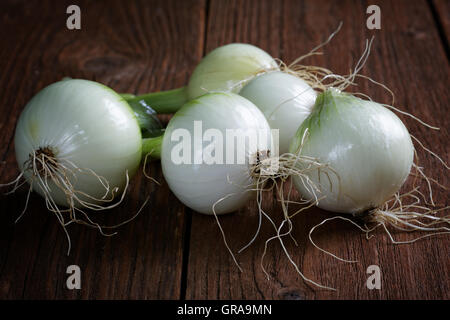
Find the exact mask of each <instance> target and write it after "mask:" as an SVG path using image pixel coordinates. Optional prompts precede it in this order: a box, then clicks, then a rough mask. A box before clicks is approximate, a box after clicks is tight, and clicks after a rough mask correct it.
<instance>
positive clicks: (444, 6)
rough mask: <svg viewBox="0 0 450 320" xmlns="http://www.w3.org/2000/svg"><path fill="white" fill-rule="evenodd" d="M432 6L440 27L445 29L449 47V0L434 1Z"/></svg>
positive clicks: (444, 33) (444, 32)
mask: <svg viewBox="0 0 450 320" xmlns="http://www.w3.org/2000/svg"><path fill="white" fill-rule="evenodd" d="M432 5H433V7H434V10H435V11H436V14H437V16H438V19H439V25H440V26H442V28H443V35H444V36H445V37H446V40H447V45H448V43H449V42H450V2H449V1H447V0H433V1H432Z"/></svg>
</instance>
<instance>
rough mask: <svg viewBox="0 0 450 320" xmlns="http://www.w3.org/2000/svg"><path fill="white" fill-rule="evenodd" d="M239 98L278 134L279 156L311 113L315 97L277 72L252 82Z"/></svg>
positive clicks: (303, 85) (290, 77)
mask: <svg viewBox="0 0 450 320" xmlns="http://www.w3.org/2000/svg"><path fill="white" fill-rule="evenodd" d="M239 94H240V95H241V96H243V97H244V98H246V99H248V100H250V101H251V102H253V103H254V104H255V105H256V106H257V107H258V108H259V109H260V110H261V111H262V112H263V113H264V116H265V117H266V119H267V121H268V122H269V125H270V127H271V128H272V129H278V130H279V144H280V145H279V151H280V154H283V153H286V152H288V151H289V144H290V142H291V140H292V138H293V137H294V135H295V133H296V132H297V129H298V128H299V126H300V125H301V124H302V123H303V121H304V120H305V119H306V118H307V117H308V116H309V114H310V113H311V110H312V108H313V106H314V102H315V100H316V96H317V94H316V92H315V91H314V90H313V88H312V87H311V86H310V85H309V84H307V83H306V82H305V81H303V80H302V79H300V78H299V77H296V76H294V75H291V74H289V73H285V72H281V71H274V72H269V73H265V74H263V75H260V76H258V77H256V78H254V79H252V80H251V81H250V82H249V83H248V84H247V85H246V86H245V87H244V88H243V89H242V90H241V92H240V93H239Z"/></svg>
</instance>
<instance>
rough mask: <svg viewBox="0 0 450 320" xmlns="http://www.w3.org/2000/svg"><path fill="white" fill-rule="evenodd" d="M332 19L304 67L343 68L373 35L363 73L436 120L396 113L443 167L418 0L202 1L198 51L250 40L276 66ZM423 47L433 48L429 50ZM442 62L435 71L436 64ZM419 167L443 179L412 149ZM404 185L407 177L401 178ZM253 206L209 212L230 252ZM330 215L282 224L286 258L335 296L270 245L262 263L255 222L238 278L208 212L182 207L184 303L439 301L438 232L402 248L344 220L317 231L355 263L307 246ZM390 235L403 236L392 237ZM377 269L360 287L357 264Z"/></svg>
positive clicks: (427, 35) (264, 233)
mask: <svg viewBox="0 0 450 320" xmlns="http://www.w3.org/2000/svg"><path fill="white" fill-rule="evenodd" d="M369 4H378V5H379V6H380V8H381V14H382V26H381V30H373V31H370V30H368V29H366V19H367V17H368V15H367V14H366V8H367V6H368V5H369ZM340 21H343V23H344V24H343V27H342V30H341V31H340V33H339V34H338V35H337V36H336V39H334V40H333V41H332V42H331V44H329V45H328V46H327V47H326V48H325V55H324V56H316V57H313V58H311V59H309V60H308V61H306V62H307V63H308V64H316V65H321V66H325V67H327V68H330V69H332V70H333V71H335V72H337V73H340V74H346V73H348V70H349V69H350V68H351V67H353V66H354V65H355V63H356V62H357V60H358V59H359V56H360V55H361V53H362V52H363V49H364V41H365V39H367V38H369V37H370V36H371V35H375V41H374V44H373V49H372V54H371V56H370V58H369V60H368V61H367V64H366V67H365V68H364V69H363V71H362V73H363V74H364V75H367V76H370V77H372V78H374V79H375V80H377V81H380V82H382V83H384V84H386V85H387V86H388V87H390V88H391V89H392V90H393V92H395V95H396V106H399V107H401V108H402V109H403V110H405V111H408V112H411V113H413V114H415V115H416V116H418V117H420V118H421V119H423V120H424V121H426V122H428V123H431V124H433V125H437V126H440V127H441V128H442V130H441V131H439V132H435V131H431V130H429V129H426V128H424V127H423V126H421V125H419V124H418V123H417V122H415V121H414V120H411V119H410V118H408V117H404V116H402V117H401V118H402V120H404V121H405V123H406V125H407V127H408V128H409V130H410V132H411V134H413V135H414V136H416V137H417V138H419V139H420V140H421V141H422V142H423V143H425V145H427V146H430V147H431V148H432V149H433V150H434V151H435V152H437V153H438V154H440V155H441V156H443V158H444V160H445V161H446V162H447V163H448V161H449V159H448V152H447V150H448V141H449V133H448V128H449V127H450V126H449V120H448V117H447V116H446V110H447V105H446V104H447V101H448V100H449V94H450V93H449V91H448V90H447V86H448V79H449V70H448V62H447V59H446V57H445V52H444V49H443V47H442V44H441V42H440V39H439V35H438V32H437V30H436V29H435V27H434V21H433V17H432V14H431V12H430V10H429V7H428V5H427V3H426V2H425V1H415V2H410V1H371V2H370V3H369V2H360V1H325V0H323V1H279V2H276V3H275V2H273V1H211V3H210V6H209V19H208V24H207V31H206V34H207V39H206V50H207V51H209V50H211V49H213V48H215V47H216V46H218V45H223V44H226V43H229V42H250V43H252V44H255V45H258V46H260V47H262V48H263V49H265V50H267V51H268V52H269V53H270V54H271V55H273V56H274V57H280V58H281V59H283V60H284V61H286V62H290V61H292V60H293V59H294V58H296V57H298V56H300V55H302V54H304V53H306V52H308V51H309V50H310V49H312V48H313V47H315V46H316V45H317V44H319V43H321V42H322V41H324V40H325V39H326V38H327V36H328V35H329V34H330V33H331V32H332V31H333V30H335V28H336V27H337V25H338V23H339V22H340ZM429 48H433V50H429ZM443 66H444V67H443ZM357 90H358V91H361V92H364V93H367V94H369V95H370V96H371V97H372V98H373V99H374V100H376V101H381V102H385V103H388V102H390V99H389V95H387V94H386V92H384V91H383V90H382V89H381V88H379V87H376V86H374V85H370V84H368V83H367V82H364V81H362V82H361V85H360V86H359V87H358V88H357ZM418 153H419V156H420V159H421V161H422V162H421V165H422V166H424V167H425V168H426V169H425V170H426V172H427V173H428V174H429V175H430V176H432V177H435V178H438V179H439V180H440V181H441V183H443V184H444V185H448V182H449V181H448V175H447V174H446V171H445V170H444V169H443V167H442V166H441V165H440V164H439V163H438V162H437V161H436V160H435V159H433V158H432V157H430V156H429V155H426V154H425V153H424V152H423V150H421V149H420V147H418ZM408 184H409V185H410V181H409V182H408ZM435 199H437V202H438V203H441V204H443V205H449V198H448V194H447V193H446V192H443V191H442V190H440V191H437V192H436V194H435ZM264 208H265V209H266V210H267V212H270V213H271V214H272V215H273V216H275V217H276V219H277V221H278V223H279V222H280V215H281V211H280V207H279V205H278V204H277V203H276V201H275V200H274V199H273V198H271V197H267V198H266V200H265V201H264ZM256 212H257V207H256V204H255V203H254V202H251V203H249V204H248V206H247V207H246V208H244V209H242V210H240V211H239V212H237V213H235V214H232V215H228V216H224V217H220V222H221V224H222V227H223V228H224V230H225V233H226V235H227V239H228V242H229V245H230V247H231V248H232V249H233V251H234V252H237V251H238V249H239V248H241V247H242V246H243V245H245V244H246V243H247V242H248V241H249V240H250V239H251V237H252V235H253V233H254V231H255V230H256V227H257V215H256ZM331 216H333V215H332V214H330V213H327V212H325V211H322V210H319V209H312V210H309V211H308V212H306V213H304V214H302V215H300V216H298V217H296V218H295V219H294V221H293V223H294V225H293V228H294V231H293V236H294V238H295V239H296V240H297V241H298V246H295V245H294V244H293V242H292V241H289V240H286V246H287V248H288V250H289V252H290V253H291V254H292V257H293V259H294V261H295V262H296V263H297V264H298V265H299V266H300V269H301V270H303V272H304V273H305V275H306V276H307V277H308V278H310V279H312V280H314V281H317V282H320V283H321V284H324V285H329V286H332V287H334V288H337V289H338V291H337V292H334V291H328V290H321V289H317V288H315V287H314V286H311V285H308V284H306V283H305V282H304V281H303V280H302V279H301V278H300V277H299V276H298V274H296V272H295V271H294V269H293V267H292V265H290V263H289V261H288V260H287V258H286V257H285V255H284V253H283V252H282V251H281V248H280V246H279V244H278V243H276V242H275V241H274V242H273V243H272V244H271V245H269V250H268V253H267V255H266V258H265V260H264V265H265V267H266V269H267V271H268V272H269V274H270V277H271V278H270V279H269V280H268V279H266V277H265V275H264V273H263V272H262V270H261V266H260V262H261V260H260V259H261V255H262V253H263V249H264V241H265V240H266V239H267V238H268V237H270V236H272V235H273V231H272V230H271V227H270V226H269V225H268V224H267V223H266V224H264V225H263V227H262V230H261V232H260V235H259V237H258V238H257V241H255V243H253V245H252V246H251V247H250V248H248V249H247V250H246V251H244V252H243V253H242V254H238V255H237V258H238V261H239V262H240V264H241V266H242V267H243V269H244V272H243V273H240V272H239V271H238V269H237V267H236V266H235V265H234V263H233V261H232V258H231V256H230V254H229V253H228V252H227V250H226V248H225V246H224V244H223V241H222V237H221V235H220V232H219V230H218V227H217V225H216V223H215V221H214V219H213V218H211V217H208V216H203V215H200V214H196V213H193V217H192V228H191V242H190V256H189V265H188V272H187V291H186V297H187V298H189V299H204V298H208V299H448V298H449V292H450V283H449V274H448V266H449V262H450V261H449V258H448V257H449V250H448V248H449V240H448V236H437V237H435V238H433V239H429V240H424V241H419V242H416V243H414V244H410V245H402V246H400V245H393V244H391V243H390V240H389V238H388V237H387V236H386V235H385V234H384V233H383V232H382V231H381V230H379V231H378V232H376V233H375V234H376V237H375V238H372V239H370V240H369V241H368V240H366V238H365V234H361V232H360V231H358V230H357V229H356V228H354V227H353V226H351V225H349V224H347V223H344V222H335V223H333V222H330V223H328V224H326V225H325V226H324V227H322V229H319V230H317V232H316V233H315V234H314V239H315V241H316V243H317V244H318V245H320V246H321V247H323V248H324V249H327V250H329V251H331V252H333V253H335V254H337V255H339V256H342V257H344V258H347V259H356V260H358V261H359V263H357V264H347V263H343V262H339V261H337V260H335V259H333V258H332V257H329V256H326V255H324V254H323V253H321V252H319V251H318V250H317V249H315V248H314V247H313V246H312V245H311V244H310V243H309V242H308V241H307V235H308V232H309V230H310V229H311V228H312V227H313V226H314V225H316V224H318V223H319V222H321V221H323V220H324V219H325V218H327V217H331ZM395 236H396V238H397V239H399V240H406V239H411V237H408V236H411V235H407V234H396V235H395ZM369 265H378V266H379V267H380V269H381V272H382V289H381V290H368V288H367V287H366V279H367V277H368V275H367V273H366V269H367V267H368V266H369Z"/></svg>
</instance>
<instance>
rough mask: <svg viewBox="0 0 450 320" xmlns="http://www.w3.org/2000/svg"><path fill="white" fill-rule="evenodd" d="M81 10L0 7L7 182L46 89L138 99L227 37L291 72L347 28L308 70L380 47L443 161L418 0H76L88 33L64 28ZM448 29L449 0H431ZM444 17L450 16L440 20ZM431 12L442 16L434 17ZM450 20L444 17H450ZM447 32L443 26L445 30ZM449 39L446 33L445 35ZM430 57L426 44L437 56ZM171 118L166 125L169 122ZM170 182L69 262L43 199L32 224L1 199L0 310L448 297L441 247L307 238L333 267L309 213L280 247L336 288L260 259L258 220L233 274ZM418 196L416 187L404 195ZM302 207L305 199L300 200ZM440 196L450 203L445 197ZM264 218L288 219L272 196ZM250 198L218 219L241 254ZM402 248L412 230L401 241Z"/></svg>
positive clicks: (430, 23) (203, 221)
mask: <svg viewBox="0 0 450 320" xmlns="http://www.w3.org/2000/svg"><path fill="white" fill-rule="evenodd" d="M69 4H72V1H69V0H67V1H66V0H64V1H57V2H55V1H50V0H47V1H12V0H9V1H3V2H2V3H1V4H0V8H1V10H0V36H1V38H2V40H3V43H4V44H5V45H4V46H2V48H1V49H0V68H1V70H2V72H1V73H0V85H1V88H2V89H3V90H2V91H1V92H0V101H1V104H0V114H1V116H0V129H1V132H2V134H1V135H0V156H1V161H2V162H1V164H0V183H4V182H7V181H10V180H12V179H14V177H15V176H16V175H17V173H18V172H17V165H16V162H15V158H14V144H13V136H14V128H15V124H16V122H17V119H18V117H19V115H20V112H21V111H22V109H23V107H24V106H25V104H26V102H27V101H28V100H29V99H30V98H31V97H32V96H33V95H34V94H36V93H37V92H38V91H39V90H40V89H42V88H43V87H44V86H46V85H48V84H50V83H52V82H55V81H58V80H60V79H61V78H62V77H65V76H69V77H74V78H85V79H90V80H96V81H99V82H101V83H104V84H106V85H108V86H110V87H112V88H113V89H115V90H117V91H119V92H133V93H144V92H148V91H156V90H164V89H171V88H176V87H180V86H182V85H185V84H186V83H187V80H188V78H189V75H190V74H191V72H192V70H193V68H194V67H195V65H196V64H197V63H198V62H199V60H200V58H201V57H202V56H203V55H204V54H206V53H207V52H209V51H211V50H212V49H214V48H216V47H217V46H220V45H222V44H226V43H230V42H247V43H252V44H255V45H258V46H260V47H261V48H263V49H264V50H266V51H267V52H269V53H270V54H271V55H272V56H274V57H278V58H281V59H282V60H283V61H285V62H290V61H292V60H293V59H295V58H296V57H298V56H300V55H302V54H304V53H306V52H308V51H309V50H311V49H312V48H313V47H315V46H316V45H317V44H319V43H321V42H322V41H324V40H325V39H326V38H327V36H328V35H329V34H330V33H331V32H332V31H333V30H335V28H336V27H337V25H338V24H339V22H340V21H343V23H344V24H343V27H342V30H341V31H340V33H339V34H338V35H337V36H336V38H335V39H334V40H333V41H332V42H331V43H330V44H329V45H327V46H326V47H325V48H324V50H323V51H324V55H323V56H315V57H312V58H310V59H309V60H307V61H305V63H308V64H315V65H320V66H324V67H327V68H330V69H332V70H333V71H335V72H336V73H340V74H345V73H347V72H348V70H349V69H350V68H351V67H353V66H354V64H355V63H356V61H357V60H358V58H359V56H360V55H361V53H362V52H363V50H364V41H365V39H367V38H369V37H370V36H372V35H374V36H375V41H374V44H373V49H372V53H371V56H370V58H369V60H368V62H367V65H366V67H365V68H364V69H363V70H362V73H363V74H365V75H367V76H370V77H372V78H374V79H375V80H377V81H380V82H382V83H384V84H386V85H387V86H388V87H389V88H391V89H392V90H393V91H394V92H395V95H396V106H397V107H401V108H402V109H403V110H405V111H408V112H411V113H413V114H414V115H416V116H418V117H420V118H421V119H423V120H424V121H426V122H428V123H431V124H433V125H437V126H439V127H441V128H442V129H441V130H440V131H439V132H436V131H431V130H429V129H426V128H424V127H423V126H421V125H419V124H418V123H417V122H415V121H414V120H412V119H410V118H408V117H404V116H401V118H402V120H404V121H405V123H406V125H407V127H408V129H409V130H410V132H411V133H412V134H413V135H414V136H416V137H417V138H419V139H420V140H421V141H422V142H423V143H424V144H425V145H426V146H429V147H430V148H432V150H433V151H435V152H436V153H438V154H439V155H441V156H442V157H443V159H444V160H445V161H446V162H447V163H448V162H449V160H450V159H449V152H448V151H449V150H448V147H449V145H448V141H449V132H448V128H449V127H450V125H449V118H448V116H447V105H446V103H447V102H448V101H449V98H450V92H449V90H448V84H449V75H450V73H449V64H448V59H447V58H446V52H445V47H444V45H443V43H442V37H441V38H440V35H439V29H437V27H436V26H437V25H438V24H437V23H436V20H435V18H436V17H434V16H433V11H432V8H433V6H430V4H429V3H427V2H426V1H425V0H423V1H414V2H411V1H406V0H398V1H352V0H347V1H337V0H334V1H325V0H319V1H306V0H305V1H297V0H281V1H270V0H246V1H242V0H192V1H187V0H186V1H175V0H164V1H163V0H161V1H157V0H154V1H143V0H142V1H120V0H114V1H106V0H105V1H87V0H86V1H80V2H79V3H78V5H79V6H80V8H81V12H82V29H81V30H79V31H69V30H67V28H66V27H65V23H66V18H67V15H66V13H65V11H66V7H67V6H68V5H69ZM369 4H378V5H379V6H380V8H381V13H382V28H381V30H374V31H369V30H367V29H366V18H367V15H366V13H365V12H366V8H367V6H368V5H369ZM432 5H434V6H435V7H436V8H439V10H436V12H439V17H441V18H440V19H444V18H445V16H446V15H445V14H446V12H447V13H448V10H447V11H445V10H446V8H448V2H446V1H445V0H444V1H440V0H434V1H433V3H432ZM443 10H444V11H443ZM435 16H436V15H435ZM447 18H448V15H447ZM440 21H442V25H447V24H446V22H445V21H446V20H440ZM445 28H446V29H445V30H447V31H446V32H447V38H448V26H446V27H445ZM430 48H432V49H430ZM355 90H357V91H360V92H364V93H367V94H369V95H370V96H371V97H372V98H373V99H374V100H376V101H381V102H386V103H388V102H389V101H390V97H389V95H388V94H386V92H385V91H383V90H382V89H381V88H379V87H376V86H374V85H371V84H370V83H367V82H364V81H362V82H361V84H360V86H359V87H358V88H355ZM167 119H168V117H165V118H163V120H167ZM418 152H419V156H420V161H421V165H422V166H424V167H425V168H426V172H427V173H428V174H429V175H430V176H432V177H435V178H438V179H439V181H440V182H441V183H443V184H444V185H448V184H449V179H448V175H447V172H446V171H445V170H444V169H443V167H442V166H441V165H440V164H439V162H438V161H436V160H435V159H433V158H432V157H431V156H429V155H427V154H426V153H424V152H423V150H421V149H420V148H418ZM149 169H150V170H151V173H152V175H153V176H154V177H155V178H156V179H157V180H159V181H161V183H162V185H161V186H156V185H155V184H153V183H152V182H150V181H148V180H147V179H145V178H144V177H143V175H142V174H141V173H139V174H138V175H137V176H136V177H135V178H134V179H133V182H132V188H131V190H130V191H129V194H128V196H127V197H126V200H125V203H123V204H122V205H121V206H120V207H119V208H117V209H114V210H112V211H110V212H108V213H105V214H99V215H98V216H96V217H95V218H96V219H97V220H98V221H99V222H102V223H104V224H109V225H112V224H116V223H118V222H120V221H122V220H124V219H126V218H128V217H130V216H131V215H132V214H133V213H134V212H136V210H138V208H139V206H140V204H142V203H143V202H144V200H145V199H146V197H147V196H150V203H149V205H147V206H146V207H145V209H144V211H143V212H142V213H141V215H140V216H139V217H138V218H137V219H136V220H135V221H133V222H132V223H130V224H128V225H126V226H124V227H122V228H120V229H119V230H118V234H117V235H115V236H114V237H110V238H105V237H103V236H101V235H100V234H99V233H98V232H97V231H96V230H92V229H86V228H84V227H81V226H74V227H72V228H70V230H69V232H70V235H71V237H72V246H73V247H72V251H71V254H70V255H69V256H66V250H67V241H66V239H65V236H64V233H63V232H62V230H61V227H60V226H59V225H58V224H57V221H56V219H55V218H54V217H53V216H52V215H51V214H50V213H48V212H47V210H46V209H45V205H44V204H43V201H42V199H41V198H40V197H39V196H36V195H32V197H31V200H30V203H29V208H28V210H27V213H26V214H25V215H24V217H23V219H22V220H21V221H20V222H19V223H17V224H14V220H15V218H16V217H17V216H18V214H19V213H20V212H21V210H22V208H23V205H24V199H25V196H26V190H21V191H20V192H17V193H16V194H13V195H10V196H0V299H55V298H56V299H179V298H186V299H449V298H450V296H449V292H450V281H449V279H450V278H449V265H450V261H449V253H450V252H449V240H448V236H439V237H435V238H433V239H429V240H424V241H420V242H417V243H414V244H411V245H403V246H396V245H393V244H391V243H390V241H389V239H388V237H387V236H386V235H385V234H384V233H383V232H381V230H380V231H378V232H376V237H375V238H372V239H370V240H369V241H368V240H366V238H365V235H364V234H361V233H360V232H359V231H358V230H357V229H356V228H355V227H353V226H351V225H349V224H348V223H344V222H335V223H333V222H330V223H328V224H326V225H325V226H323V227H322V228H321V229H318V230H317V232H315V233H314V240H315V241H316V243H317V244H318V245H320V246H321V247H323V248H325V249H327V250H329V251H332V252H333V253H335V254H337V255H339V256H342V257H344V258H348V259H356V260H358V261H359V262H358V263H357V264H347V263H343V262H339V261H336V260H335V259H333V258H331V257H329V256H326V255H324V254H323V253H321V252H319V251H318V250H317V249H315V248H314V247H313V246H312V245H311V244H310V243H309V242H308V240H307V235H308V232H309V230H310V229H311V228H312V227H313V226H314V225H316V224H318V223H319V222H321V221H322V220H323V219H326V218H328V217H331V216H333V215H332V214H330V213H328V212H325V211H322V210H319V209H311V210H308V211H307V212H305V213H304V214H302V215H300V216H297V217H296V218H295V219H294V220H293V222H294V225H293V228H294V229H293V237H294V238H295V239H296V240H297V242H298V246H295V245H294V243H293V241H290V240H288V239H287V240H286V241H285V243H286V247H287V249H288V251H289V252H290V253H291V256H292V258H293V260H294V261H295V262H296V263H297V264H298V265H299V266H300V269H301V270H302V271H303V272H304V273H305V275H306V276H307V277H308V278H310V279H312V280H314V281H317V282H320V283H321V284H324V285H329V286H332V287H334V288H337V289H338V291H337V292H333V291H327V290H320V289H317V288H315V287H314V286H311V285H308V284H307V283H305V282H304V281H303V280H302V279H301V277H300V276H299V275H298V274H297V273H296V272H295V270H294V268H293V266H292V265H291V264H290V263H289V261H288V259H287V258H286V255H285V254H284V253H283V252H282V250H281V247H280V245H279V243H278V242H277V241H273V242H271V243H270V244H269V246H268V251H267V255H266V257H265V259H264V262H263V263H264V266H265V268H266V270H267V272H268V273H269V275H270V279H267V278H266V277H265V275H264V273H263V271H262V269H261V256H262V253H263V250H264V243H265V240H266V239H267V238H268V237H270V236H272V235H273V229H272V227H271V226H270V225H269V224H268V223H264V224H263V226H262V229H261V232H260V234H259V236H258V238H257V239H256V241H255V242H254V243H253V244H252V246H251V247H250V248H248V249H247V250H246V251H244V252H243V253H242V254H239V255H237V258H238V261H239V263H240V264H241V266H242V267H243V269H244V272H243V273H240V272H239V270H238V269H237V267H236V266H235V265H234V263H233V261H232V258H231V256H230V254H229V253H228V252H227V250H226V248H225V246H224V243H223V240H222V237H221V234H220V232H219V229H218V227H217V224H216V223H215V220H214V218H213V217H210V216H204V215H201V214H198V213H196V212H192V211H191V210H189V209H187V208H185V207H184V206H183V205H182V204H181V203H180V202H179V201H178V200H177V199H176V198H175V196H174V195H173V194H172V193H171V192H170V191H169V189H168V186H167V184H166V183H165V182H164V179H163V177H162V173H161V168H160V165H159V164H158V163H157V162H155V163H152V164H151V166H150V168H149ZM408 186H410V182H409V184H408V185H407V186H406V187H405V188H407V187H408ZM295 197H298V196H297V195H295V196H294V198H295ZM435 199H436V200H437V202H438V203H440V204H442V205H447V206H448V205H449V198H448V193H447V192H444V191H442V190H436V192H435ZM264 208H265V209H266V211H267V212H270V213H271V215H272V216H273V217H274V219H275V220H276V222H277V223H280V222H281V208H280V206H279V204H278V203H277V201H276V200H275V194H274V195H273V196H267V195H266V198H265V200H264ZM257 219H258V217H257V206H256V203H255V201H252V202H250V203H249V204H248V205H247V207H246V208H243V209H242V210H240V211H239V212H236V213H234V214H231V215H227V216H223V217H220V222H221V224H222V226H223V228H224V230H225V233H226V235H227V240H228V241H229V244H230V246H231V248H232V249H233V250H234V251H235V252H236V251H237V250H238V249H239V248H240V247H242V246H243V245H245V244H246V243H247V242H248V241H249V240H250V239H251V237H252V236H253V234H254V232H255V231H256V228H257V223H258V220H257ZM395 236H396V238H397V239H400V240H406V239H409V238H410V237H411V236H412V235H407V234H395ZM71 264H77V265H79V266H80V267H81V270H82V289H81V290H78V291H71V290H67V289H66V286H65V281H66V278H67V275H66V268H67V266H68V265H71ZM372 264H375V265H378V266H380V268H381V271H382V289H381V290H368V289H367V288H366V285H365V281H366V279H367V276H368V275H367V274H366V268H367V267H368V266H369V265H372Z"/></svg>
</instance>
